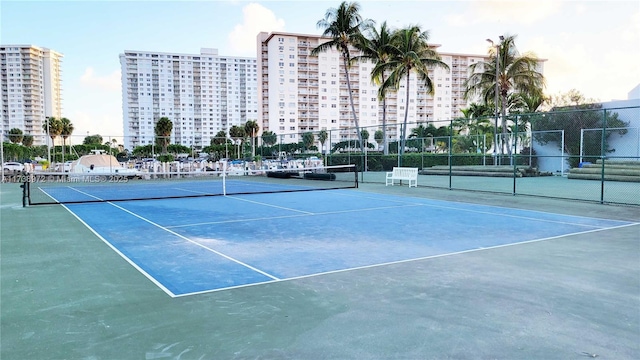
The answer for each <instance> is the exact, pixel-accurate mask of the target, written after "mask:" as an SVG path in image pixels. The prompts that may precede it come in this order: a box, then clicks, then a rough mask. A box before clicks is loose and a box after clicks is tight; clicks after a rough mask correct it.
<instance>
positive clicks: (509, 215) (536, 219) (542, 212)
mask: <svg viewBox="0 0 640 360" xmlns="http://www.w3.org/2000/svg"><path fill="white" fill-rule="evenodd" d="M341 195H343V196H351V197H361V198H365V199H372V200H382V201H391V202H399V203H408V204H416V205H420V206H426V207H432V208H438V209H447V210H458V211H465V212H472V213H478V214H485V215H495V216H502V217H510V218H514V219H525V220H532V221H539V222H546V223H552V224H563V225H573V226H582V227H586V228H595V229H598V228H601V226H597V225H589V224H579V223H573V222H566V221H556V220H550V219H540V218H536V217H529V216H521V215H511V214H505V213H500V212H491V211H481V210H473V209H465V208H458V207H452V206H444V205H434V204H425V203H413V202H408V201H401V200H392V199H390V200H387V199H381V198H376V197H370V196H357V195H353V194H341ZM411 199H422V198H414V197H412V198H411ZM422 200H427V201H429V199H422ZM437 201H442V202H453V203H456V204H461V205H472V206H483V207H488V208H495V209H505V210H515V211H525V212H535V213H539V214H547V215H557V216H565V217H573V218H580V219H594V220H602V221H612V222H628V221H623V220H611V219H602V218H593V217H587V216H579V215H566V214H558V213H552V212H546V211H537V210H527V209H518V208H508V207H503V206H494V205H483V204H474V203H464V202H454V201H448V200H437Z"/></svg>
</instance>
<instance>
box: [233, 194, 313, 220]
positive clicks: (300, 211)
mask: <svg viewBox="0 0 640 360" xmlns="http://www.w3.org/2000/svg"><path fill="white" fill-rule="evenodd" d="M227 198H230V199H234V200H239V201H246V202H248V203H252V204H259V205H263V206H270V207H274V208H277V209H284V210H288V211H294V212H299V213H303V214H307V215H313V214H314V213H312V212H309V211H304V210H298V209H292V208H287V207H283V206H278V205H273V204H267V203H263V202H260V201H252V200H247V199H243V198H240V197H236V196H227Z"/></svg>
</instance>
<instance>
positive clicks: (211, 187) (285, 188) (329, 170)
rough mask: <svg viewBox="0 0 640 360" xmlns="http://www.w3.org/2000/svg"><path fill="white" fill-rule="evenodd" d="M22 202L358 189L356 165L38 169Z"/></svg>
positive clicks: (29, 178)
mask: <svg viewBox="0 0 640 360" xmlns="http://www.w3.org/2000/svg"><path fill="white" fill-rule="evenodd" d="M21 182H22V183H23V185H22V187H23V204H25V205H27V204H28V205H51V204H74V203H92V202H107V201H109V202H115V201H132V200H152V199H170V198H191V197H202V196H224V195H242V194H262V193H277V192H298V191H315V190H331V189H347V188H357V187H358V174H357V171H356V167H355V165H340V166H322V167H307V168H294V169H289V168H275V169H248V168H240V167H229V168H226V169H224V170H222V171H189V172H180V171H174V172H138V173H136V174H135V175H132V174H127V175H126V176H125V175H118V174H113V173H107V174H99V173H91V174H88V173H80V174H74V173H56V172H33V173H27V174H24V175H23V179H22V181H21Z"/></svg>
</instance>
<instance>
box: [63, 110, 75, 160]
mask: <svg viewBox="0 0 640 360" xmlns="http://www.w3.org/2000/svg"><path fill="white" fill-rule="evenodd" d="M60 122H61V123H62V131H61V132H60V135H61V136H62V162H64V160H65V158H64V150H65V149H64V148H65V147H66V146H67V145H66V144H67V138H68V137H69V136H71V134H73V129H74V128H73V124H72V123H71V120H69V119H67V118H64V117H63V118H62V119H60Z"/></svg>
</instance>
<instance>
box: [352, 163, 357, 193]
mask: <svg viewBox="0 0 640 360" xmlns="http://www.w3.org/2000/svg"><path fill="white" fill-rule="evenodd" d="M353 174H354V176H355V177H356V179H355V188H356V189H357V188H358V167H357V166H356V165H353Z"/></svg>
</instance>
